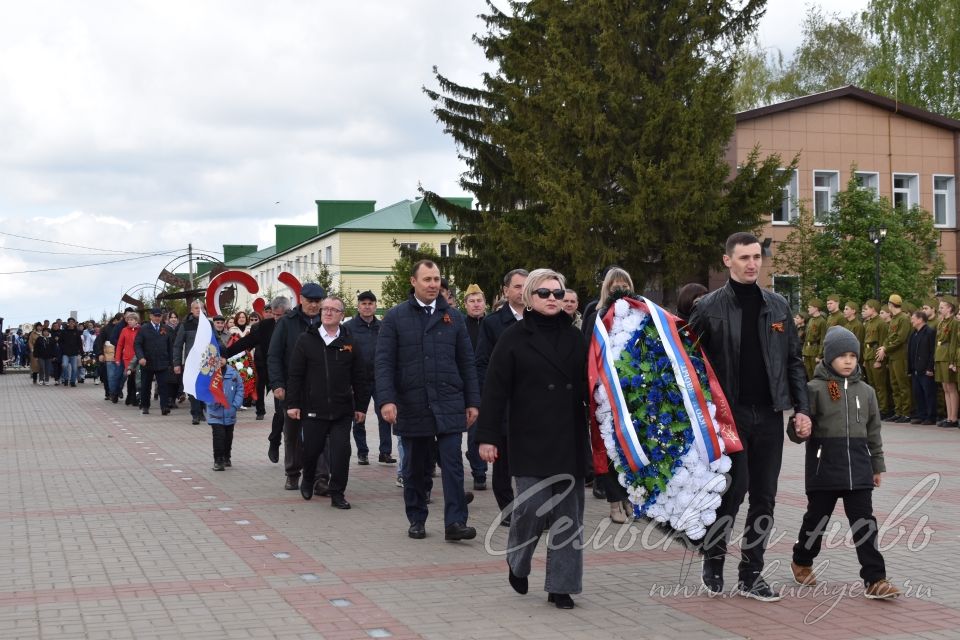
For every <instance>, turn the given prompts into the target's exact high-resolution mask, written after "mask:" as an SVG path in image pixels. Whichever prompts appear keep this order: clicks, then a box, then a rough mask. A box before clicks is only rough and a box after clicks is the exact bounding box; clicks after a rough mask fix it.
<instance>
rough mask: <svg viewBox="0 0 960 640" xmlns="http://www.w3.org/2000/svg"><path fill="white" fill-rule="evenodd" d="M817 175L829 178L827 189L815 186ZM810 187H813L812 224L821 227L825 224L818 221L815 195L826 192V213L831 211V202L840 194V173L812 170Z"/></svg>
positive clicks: (832, 170) (828, 170) (829, 170)
mask: <svg viewBox="0 0 960 640" xmlns="http://www.w3.org/2000/svg"><path fill="white" fill-rule="evenodd" d="M817 174H823V175H828V176H830V178H831V180H830V185H829V186H827V187H818V186H817ZM811 185H812V186H813V223H814V224H815V225H817V226H818V227H822V226H823V225H824V224H825V223H824V222H823V221H822V220H820V219H818V217H817V193H818V192H821V191H826V193H827V211H826V213H829V212H831V211H833V200H834V198H836V197H837V194H838V193H839V192H840V172H839V171H836V170H834V169H814V170H813V178H812V182H811Z"/></svg>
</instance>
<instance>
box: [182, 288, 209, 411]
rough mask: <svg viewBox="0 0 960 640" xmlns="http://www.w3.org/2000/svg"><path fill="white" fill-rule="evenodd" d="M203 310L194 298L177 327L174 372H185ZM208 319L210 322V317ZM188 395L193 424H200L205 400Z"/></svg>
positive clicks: (200, 303) (201, 304) (201, 305)
mask: <svg viewBox="0 0 960 640" xmlns="http://www.w3.org/2000/svg"><path fill="white" fill-rule="evenodd" d="M202 311H203V303H202V302H200V301H199V300H194V301H193V302H192V303H191V304H190V315H188V316H187V317H186V319H184V321H183V322H181V323H180V326H179V327H177V336H176V338H174V340H173V354H172V360H173V372H174V373H177V374H179V373H182V372H183V361H184V359H185V358H186V356H187V354H188V353H190V349H192V348H193V341H194V340H195V339H196V337H197V324H198V323H199V322H200V316H201V314H202ZM206 321H207V322H210V320H209V319H208V320H206ZM210 330H211V331H213V323H211V324H210ZM187 397H188V398H190V416H191V418H192V420H193V424H200V421H201V420H202V419H203V409H204V405H203V402H201V401H200V400H197V399H196V398H195V397H194V396H193V395H192V394H190V393H189V391H188V392H187Z"/></svg>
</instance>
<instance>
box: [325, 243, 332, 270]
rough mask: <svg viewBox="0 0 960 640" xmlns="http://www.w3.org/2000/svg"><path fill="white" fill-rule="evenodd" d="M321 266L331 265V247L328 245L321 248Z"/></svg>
mask: <svg viewBox="0 0 960 640" xmlns="http://www.w3.org/2000/svg"><path fill="white" fill-rule="evenodd" d="M323 264H325V265H331V264H333V245H332V244H328V245H327V246H325V247H324V248H323Z"/></svg>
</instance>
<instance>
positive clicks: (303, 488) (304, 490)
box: [300, 482, 313, 500]
mask: <svg viewBox="0 0 960 640" xmlns="http://www.w3.org/2000/svg"><path fill="white" fill-rule="evenodd" d="M300 495H301V496H303V499H304V500H309V499H310V498H312V497H313V484H311V483H309V482H301V483H300Z"/></svg>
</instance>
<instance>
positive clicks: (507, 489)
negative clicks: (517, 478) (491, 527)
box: [491, 436, 513, 511]
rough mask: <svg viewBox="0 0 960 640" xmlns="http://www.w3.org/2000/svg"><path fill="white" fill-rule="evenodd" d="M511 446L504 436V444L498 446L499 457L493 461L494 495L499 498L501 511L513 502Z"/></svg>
mask: <svg viewBox="0 0 960 640" xmlns="http://www.w3.org/2000/svg"><path fill="white" fill-rule="evenodd" d="M509 451H510V446H509V444H508V442H507V438H506V436H504V438H503V446H502V447H497V459H496V460H495V461H494V462H493V474H492V475H493V479H492V481H491V485H492V486H493V497H494V498H496V499H497V507H499V509H500V511H503V510H504V509H506V508H507V505H509V504H510V503H511V502H513V476H511V475H510V456H509V453H508V452H509Z"/></svg>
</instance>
